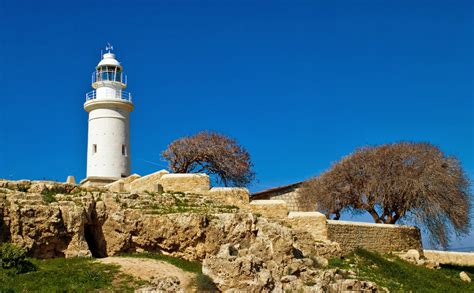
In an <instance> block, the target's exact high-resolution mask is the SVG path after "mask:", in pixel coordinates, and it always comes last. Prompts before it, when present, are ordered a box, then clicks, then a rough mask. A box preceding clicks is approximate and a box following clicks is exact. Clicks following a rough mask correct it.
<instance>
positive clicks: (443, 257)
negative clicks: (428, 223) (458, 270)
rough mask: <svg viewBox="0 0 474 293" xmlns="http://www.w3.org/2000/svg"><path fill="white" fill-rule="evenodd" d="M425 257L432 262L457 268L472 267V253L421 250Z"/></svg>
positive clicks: (473, 255) (473, 254)
mask: <svg viewBox="0 0 474 293" xmlns="http://www.w3.org/2000/svg"><path fill="white" fill-rule="evenodd" d="M423 254H424V255H425V257H426V258H427V259H428V260H430V261H433V262H437V263H439V264H442V265H444V264H447V265H457V266H474V252H456V251H440V250H426V249H425V250H423Z"/></svg>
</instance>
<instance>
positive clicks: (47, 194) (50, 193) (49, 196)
mask: <svg viewBox="0 0 474 293" xmlns="http://www.w3.org/2000/svg"><path fill="white" fill-rule="evenodd" d="M56 194H57V192H56V191H54V190H49V189H45V190H43V191H42V192H41V195H42V196H43V201H44V202H45V203H52V202H54V201H56V198H55V197H54V196H55V195H56Z"/></svg>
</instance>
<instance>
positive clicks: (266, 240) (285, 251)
mask: <svg viewBox="0 0 474 293" xmlns="http://www.w3.org/2000/svg"><path fill="white" fill-rule="evenodd" d="M0 226H1V233H0V240H1V241H2V242H3V241H11V242H13V243H15V244H17V245H19V246H21V247H24V248H26V249H27V250H28V252H29V254H30V255H31V256H33V257H36V258H52V257H75V256H93V257H97V258H100V257H105V256H113V255H117V254H119V253H122V252H143V251H148V252H158V253H162V254H167V255H172V256H176V257H180V258H183V259H187V260H194V261H200V262H202V263H203V272H204V273H205V274H207V275H209V276H210V277H211V278H212V279H213V280H214V282H215V283H216V285H217V286H218V288H219V289H220V290H223V291H226V290H237V291H252V292H253V291H264V292H270V291H274V292H282V291H284V290H305V291H307V292H328V291H329V292H340V291H343V290H345V289H347V288H360V290H361V291H363V292H374V291H375V290H376V289H377V287H376V285H375V284H373V283H370V282H365V281H359V280H357V278H355V276H351V274H353V272H352V273H351V272H343V271H341V270H335V269H332V270H330V269H327V268H326V266H327V264H328V259H329V258H332V257H336V256H341V255H342V254H344V253H347V252H348V251H350V250H351V249H352V248H353V247H355V246H356V244H357V243H356V244H354V241H356V242H357V241H359V240H360V239H359V240H358V239H357V237H354V238H355V239H356V240H354V241H352V242H351V241H344V239H345V237H349V236H350V237H352V236H351V235H352V234H353V233H354V231H356V229H360V227H358V226H357V225H353V224H352V223H349V224H347V223H346V224H344V223H342V224H341V223H332V222H331V221H327V220H326V218H325V216H324V215H322V214H320V213H318V212H289V211H288V208H287V206H286V204H285V202H284V201H279V200H274V201H272V200H260V201H252V202H249V193H248V191H247V190H246V189H243V188H215V187H214V188H210V186H209V177H208V176H207V175H205V174H168V172H166V171H159V172H156V173H154V174H150V175H148V176H144V177H140V176H139V175H131V176H129V177H127V178H123V179H120V180H118V181H116V182H113V183H111V184H108V185H106V186H103V187H84V186H79V185H75V184H72V183H57V182H49V181H28V180H21V181H7V180H0ZM341 227H342V228H341ZM364 229H367V230H370V231H372V230H373V231H372V232H370V231H369V232H370V233H371V234H372V236H371V237H375V235H376V234H377V233H381V231H382V232H383V233H388V234H390V233H391V234H390V237H391V239H400V241H399V242H397V241H392V242H391V243H390V244H384V243H380V244H379V245H378V247H373V249H374V250H386V249H388V247H389V248H390V250H405V251H406V250H408V249H413V248H414V249H417V250H420V252H421V244H420V239H419V231H418V230H417V229H414V228H410V227H401V228H399V227H389V228H385V227H378V226H370V227H365V228H364ZM387 229H388V230H387ZM337 231H339V232H337ZM387 231H388V232H387ZM339 233H340V234H339ZM341 235H342V236H341ZM397 237H398V238H397ZM334 240H336V241H337V242H336V241H334ZM338 242H339V243H338ZM359 242H361V241H359ZM421 253H422V252H421Z"/></svg>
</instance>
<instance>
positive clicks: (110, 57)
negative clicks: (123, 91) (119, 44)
mask: <svg viewBox="0 0 474 293" xmlns="http://www.w3.org/2000/svg"><path fill="white" fill-rule="evenodd" d="M103 65H110V66H118V67H121V66H120V62H118V61H117V59H115V54H114V53H110V52H109V53H105V54H104V55H103V56H102V60H100V62H99V64H97V67H100V66H103Z"/></svg>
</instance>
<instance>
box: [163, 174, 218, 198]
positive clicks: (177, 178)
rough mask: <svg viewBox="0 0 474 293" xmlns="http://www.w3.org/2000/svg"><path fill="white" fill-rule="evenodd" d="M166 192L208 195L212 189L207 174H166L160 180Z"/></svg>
mask: <svg viewBox="0 0 474 293" xmlns="http://www.w3.org/2000/svg"><path fill="white" fill-rule="evenodd" d="M160 184H161V186H162V187H163V190H164V191H165V192H184V193H201V194H202V193H206V192H208V191H209V189H210V184H211V183H210V180H209V176H208V175H207V174H165V175H163V176H162V177H161V179H160Z"/></svg>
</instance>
